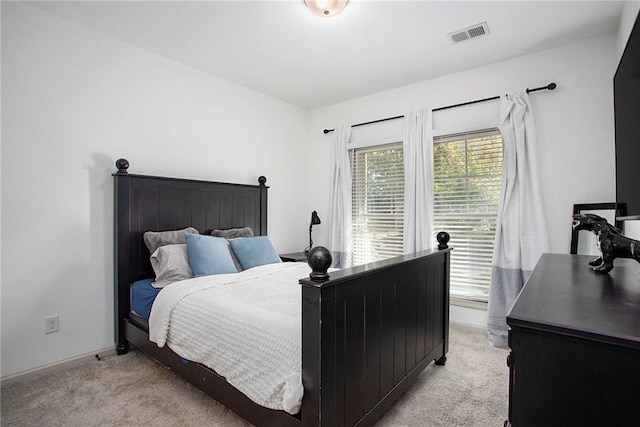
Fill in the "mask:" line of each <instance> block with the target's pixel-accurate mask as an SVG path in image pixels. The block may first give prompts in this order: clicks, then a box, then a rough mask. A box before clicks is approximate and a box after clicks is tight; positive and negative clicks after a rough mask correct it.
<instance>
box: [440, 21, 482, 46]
mask: <svg viewBox="0 0 640 427" xmlns="http://www.w3.org/2000/svg"><path fill="white" fill-rule="evenodd" d="M487 34H489V26H488V25H487V23H486V22H483V23H481V24H477V25H472V26H471V27H468V28H465V29H462V30H458V31H454V32H453V33H449V34H447V35H448V36H449V38H450V39H451V41H452V42H453V43H460V42H461V41H464V40H469V39H474V38H476V37H480V36H484V35H487Z"/></svg>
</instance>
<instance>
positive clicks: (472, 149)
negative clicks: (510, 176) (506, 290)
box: [434, 129, 503, 301]
mask: <svg viewBox="0 0 640 427" xmlns="http://www.w3.org/2000/svg"><path fill="white" fill-rule="evenodd" d="M502 158H503V157H502V136H501V135H500V132H499V131H498V130H497V129H491V130H485V131H479V132H468V133H465V134H457V135H448V136H441V137H436V138H434V199H435V200H434V228H435V231H441V230H443V231H447V232H448V233H449V234H450V235H451V241H450V243H449V244H450V245H451V246H452V247H453V248H454V250H453V251H452V252H451V296H452V297H457V298H463V299H470V300H477V301H487V300H488V298H489V282H490V279H491V260H492V257H493V247H494V239H495V232H496V222H497V215H498V203H499V199H500V183H501V180H502Z"/></svg>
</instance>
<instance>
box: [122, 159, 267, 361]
mask: <svg viewBox="0 0 640 427" xmlns="http://www.w3.org/2000/svg"><path fill="white" fill-rule="evenodd" d="M116 166H117V167H118V172H117V173H114V174H113V177H114V185H115V189H114V218H115V224H114V237H115V243H114V257H115V263H114V264H115V272H114V280H115V308H116V310H115V311H116V322H115V325H116V327H115V329H116V330H115V338H116V343H117V345H118V352H120V351H121V350H123V351H124V348H125V347H126V341H125V337H124V322H125V321H126V320H127V319H128V318H129V311H130V286H131V283H133V282H134V281H136V280H140V279H144V278H147V277H153V270H152V269H151V264H150V262H149V256H150V254H149V251H148V249H147V247H146V246H145V244H144V242H143V240H142V235H143V234H144V233H145V232H146V231H166V230H178V229H182V228H185V227H195V228H196V229H197V230H198V231H200V232H201V233H203V234H208V233H209V232H210V231H211V230H213V229H227V228H236V227H251V228H252V229H253V232H254V234H255V235H258V236H265V235H266V234H267V189H268V188H269V187H267V186H266V185H265V183H266V181H267V180H266V178H265V177H263V176H261V177H260V178H258V182H259V184H258V185H245V184H229V183H222V182H209V181H197V180H189V179H178V178H167V177H158V176H147V175H132V174H129V173H127V168H128V167H129V164H128V162H126V160H123V159H119V160H118V161H117V162H116ZM121 346H125V347H121Z"/></svg>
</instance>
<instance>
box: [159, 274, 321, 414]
mask: <svg viewBox="0 0 640 427" xmlns="http://www.w3.org/2000/svg"><path fill="white" fill-rule="evenodd" d="M309 272H310V269H309V267H308V266H307V265H306V264H304V263H298V262H285V263H278V264H269V265H263V266H259V267H254V268H251V269H249V270H245V271H242V272H240V273H235V274H220V275H214V276H205V277H198V278H194V279H189V280H184V281H181V282H176V283H173V284H171V285H170V286H167V287H165V288H164V289H163V290H162V291H161V292H160V293H159V294H158V297H157V298H156V300H155V302H154V304H153V308H152V310H151V317H150V318H149V338H150V339H151V341H153V342H155V343H156V344H158V346H159V347H163V346H164V345H165V344H166V345H168V346H169V347H170V348H171V349H172V350H173V351H174V352H175V353H177V354H178V355H180V356H181V357H184V358H185V359H188V360H191V361H195V362H199V363H202V364H204V365H206V366H207V367H209V368H211V369H213V370H215V371H216V372H217V373H218V374H219V375H222V376H223V377H225V378H226V379H227V381H228V382H229V383H230V384H232V385H233V386H234V387H235V388H237V389H238V390H240V391H242V392H243V393H244V394H246V395H247V396H248V397H249V398H250V399H251V400H253V401H254V402H256V403H258V404H260V405H262V406H265V407H267V408H271V409H279V410H285V411H287V412H289V413H291V414H295V413H297V412H298V411H299V409H300V402H301V401H302V394H303V388H302V376H301V366H302V350H301V341H302V338H301V327H302V325H301V323H302V321H301V315H300V313H301V308H302V302H301V286H300V285H299V284H298V280H299V279H300V278H303V277H307V276H308V275H309Z"/></svg>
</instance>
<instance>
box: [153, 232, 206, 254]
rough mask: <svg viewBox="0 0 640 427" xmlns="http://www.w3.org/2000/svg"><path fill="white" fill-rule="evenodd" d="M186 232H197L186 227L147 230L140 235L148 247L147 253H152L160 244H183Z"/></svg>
mask: <svg viewBox="0 0 640 427" xmlns="http://www.w3.org/2000/svg"><path fill="white" fill-rule="evenodd" d="M187 233H191V234H199V232H198V230H196V229H195V228H193V227H187V228H183V229H182V230H173V231H147V232H146V233H144V234H143V235H142V238H143V239H144V244H145V245H147V248H148V249H149V253H150V254H153V253H154V252H155V251H156V250H157V249H158V248H159V247H160V246H164V245H185V244H186V243H187V241H186V240H185V239H184V235H185V234H187Z"/></svg>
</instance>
